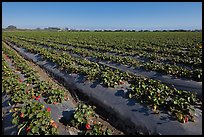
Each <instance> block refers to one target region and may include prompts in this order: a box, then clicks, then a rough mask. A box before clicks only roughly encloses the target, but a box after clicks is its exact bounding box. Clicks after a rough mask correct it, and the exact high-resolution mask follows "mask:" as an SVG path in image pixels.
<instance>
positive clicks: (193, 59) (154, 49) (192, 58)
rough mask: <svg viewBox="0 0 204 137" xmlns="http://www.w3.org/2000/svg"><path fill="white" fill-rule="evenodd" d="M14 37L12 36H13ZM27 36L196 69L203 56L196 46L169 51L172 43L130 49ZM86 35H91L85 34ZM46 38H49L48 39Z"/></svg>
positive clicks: (33, 38) (123, 46)
mask: <svg viewBox="0 0 204 137" xmlns="http://www.w3.org/2000/svg"><path fill="white" fill-rule="evenodd" d="M13 35H15V34H13ZM13 35H11V36H13ZM27 35H29V33H25V34H24V35H23V36H22V35H20V37H21V38H22V39H29V40H30V41H33V42H35V41H40V42H41V41H45V42H46V41H51V42H55V43H58V44H66V45H72V46H74V47H81V48H86V49H91V50H95V51H100V52H110V51H111V52H115V53H118V54H122V55H126V56H127V55H139V56H142V57H145V58H149V59H150V60H152V61H153V60H155V59H156V60H163V61H169V62H177V63H184V64H186V65H188V66H189V65H191V66H195V67H197V66H199V64H200V63H201V56H202V55H201V52H200V51H201V50H200V49H199V48H197V46H196V45H194V44H193V45H194V46H189V47H187V48H185V51H186V52H183V48H180V46H179V45H178V46H177V47H176V48H177V49H174V50H171V49H169V48H170V47H172V45H171V43H170V42H169V46H168V47H165V48H162V46H161V45H162V44H163V43H161V45H154V44H153V43H152V44H148V43H145V42H143V40H139V41H138V43H133V45H132V46H131V47H134V48H130V47H129V46H128V44H126V43H122V44H119V43H117V46H114V47H111V46H109V45H112V44H111V43H110V42H112V43H114V41H113V40H110V42H109V45H100V44H97V43H95V44H93V43H92V44H90V43H89V42H90V41H91V39H89V38H87V39H84V40H83V41H82V40H79V41H78V42H77V43H76V42H72V41H71V42H69V41H70V40H72V39H74V38H72V36H71V35H69V34H67V35H68V36H69V37H67V38H65V37H63V34H61V33H60V34H59V36H61V35H62V37H59V36H53V35H52V36H49V33H48V34H47V35H45V36H44V37H43V35H42V34H39V35H40V36H42V38H39V36H34V35H32V37H28V38H25V36H27ZM73 35H74V34H73ZM84 35H89V34H84ZM169 35H172V34H169ZM182 35H184V34H182ZM182 35H181V36H182ZM195 35H196V34H195ZM46 36H47V38H46ZM104 36H105V34H104ZM161 36H162V35H161ZM181 36H180V37H181ZM184 36H185V35H184ZM184 36H183V37H184ZM18 37H19V36H18ZM20 37H19V38H20ZM185 37H186V36H185ZM112 38H114V36H112ZM125 38H127V37H125ZM190 38H191V37H189V39H190ZM191 39H192V38H191ZM119 40H121V39H119ZM66 41H67V42H66ZM121 41H124V42H128V40H121ZM172 42H173V41H172ZM99 43H100V42H99ZM150 43H151V42H150ZM192 43H194V42H192ZM195 43H199V42H195ZM185 45H188V44H185ZM174 48H175V47H174ZM188 49H191V50H190V51H188Z"/></svg>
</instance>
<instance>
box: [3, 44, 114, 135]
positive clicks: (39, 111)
mask: <svg viewBox="0 0 204 137" xmlns="http://www.w3.org/2000/svg"><path fill="white" fill-rule="evenodd" d="M3 53H4V54H5V58H7V59H9V60H11V62H12V65H14V66H15V67H16V69H18V70H19V72H20V73H21V74H23V75H24V76H25V79H26V80H25V81H22V80H21V79H20V78H19V75H16V74H14V72H13V70H12V69H11V68H10V67H9V66H8V64H7V62H6V61H5V59H4V58H2V70H3V71H2V78H3V82H2V87H3V90H2V92H3V93H6V94H9V95H11V100H12V103H14V104H15V105H16V106H18V107H14V108H13V110H12V112H13V115H12V116H13V117H14V118H13V120H12V123H13V124H16V125H18V128H19V131H18V134H20V133H21V131H22V129H24V130H25V131H26V134H27V135H32V134H34V135H48V134H51V135H54V134H58V130H57V128H58V126H57V124H56V123H55V122H54V121H53V120H52V119H51V116H50V112H51V109H50V108H45V106H44V105H43V104H42V103H40V102H38V101H37V100H39V98H41V96H40V95H42V96H44V97H46V96H48V95H49V93H53V91H56V90H55V89H54V87H52V88H50V87H49V86H50V85H49V83H46V81H39V80H38V84H35V83H36V81H35V82H34V81H33V82H30V83H29V82H28V81H27V80H28V79H29V76H28V75H29V74H31V73H32V75H34V76H35V77H37V76H36V74H35V71H33V70H32V69H30V68H29V66H27V67H25V66H26V65H27V64H26V62H25V61H23V60H22V59H21V58H19V57H18V56H17V55H16V54H15V53H14V52H13V51H12V50H10V49H8V48H6V47H5V46H4V44H3ZM19 63H20V65H22V67H21V68H19V65H17V64H19ZM24 67H25V68H24ZM27 68H28V69H29V70H30V71H29V72H27V70H28V69H27ZM24 70H25V71H24ZM30 72H31V73H30ZM39 84H40V85H39ZM44 84H45V85H44ZM37 88H38V89H37ZM45 88H48V89H49V90H47V91H45ZM41 90H43V92H41ZM11 91H12V92H11ZM39 91H40V92H39ZM63 92H64V91H63ZM50 97H51V96H49V97H48V100H51V98H50ZM63 98H64V95H63V96H52V99H56V100H57V101H58V102H59V100H60V102H61V101H62V100H63ZM33 99H35V100H33ZM48 100H47V103H52V102H49V101H48ZM22 103H23V104H24V105H23V106H22V105H19V104H22ZM53 103H54V104H56V102H53ZM94 109H95V107H92V106H90V105H86V104H84V103H80V104H78V106H77V108H76V111H75V112H74V114H73V116H72V117H71V120H70V121H69V124H70V125H71V126H73V127H76V128H78V129H79V130H80V132H81V133H79V134H85V135H110V134H112V133H111V132H112V131H111V130H110V129H109V128H107V127H106V126H104V125H103V124H102V123H101V122H99V121H98V120H97V115H96V114H95V112H94ZM39 127H41V128H39Z"/></svg>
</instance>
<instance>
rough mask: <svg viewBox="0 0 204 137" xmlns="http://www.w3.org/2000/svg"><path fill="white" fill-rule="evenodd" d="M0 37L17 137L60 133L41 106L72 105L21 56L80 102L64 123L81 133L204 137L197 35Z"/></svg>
mask: <svg viewBox="0 0 204 137" xmlns="http://www.w3.org/2000/svg"><path fill="white" fill-rule="evenodd" d="M2 35H3V36H2V94H3V95H9V96H10V102H11V103H10V106H11V109H10V112H12V117H13V118H12V124H14V125H17V130H18V132H17V133H16V134H42V135H45V134H61V133H62V132H61V129H62V128H64V127H63V126H59V124H61V123H60V122H59V120H58V119H57V120H55V119H56V118H55V117H53V116H52V114H53V113H54V112H52V109H51V108H50V107H47V108H46V106H47V105H44V104H53V105H54V106H55V105H60V104H63V103H64V102H67V101H68V100H67V96H66V95H65V94H66V92H65V91H63V90H61V89H58V88H56V87H55V86H53V85H52V84H51V83H49V82H47V81H42V80H40V79H39V77H40V76H38V75H37V74H36V72H35V70H33V69H32V67H30V66H29V65H28V64H26V62H25V61H24V59H26V60H27V61H31V62H33V63H35V64H36V65H38V66H40V67H41V68H42V69H43V70H45V71H46V72H47V73H48V74H49V75H51V76H52V77H53V79H56V80H57V81H58V82H59V83H61V84H62V85H64V87H66V88H67V89H68V90H69V91H68V92H70V94H71V95H72V98H74V99H75V100H77V101H76V104H75V105H73V108H74V112H73V114H72V115H71V116H70V118H69V120H66V122H65V123H66V124H67V125H69V126H66V128H74V129H75V130H76V134H85V135H110V134H119V133H121V134H201V133H202V130H201V129H202V123H201V122H202V110H201V106H202V33H200V32H140V33H139V32H46V31H19V32H18V31H16V32H3V34H2ZM16 51H17V52H16ZM19 55H20V56H19ZM23 58H24V59H23ZM16 71H17V72H19V74H15V72H16ZM20 77H23V78H20ZM3 95H2V96H3ZM48 106H49V105H48ZM67 107H68V106H67ZM55 113H57V112H55ZM58 113H59V114H61V112H60V111H59V112H58ZM143 113H145V114H143ZM99 117H103V118H104V120H103V121H102V122H100V120H99ZM162 118H163V119H162ZM106 122H107V123H109V124H104V123H106ZM158 123H161V124H158ZM186 124H187V125H188V126H186ZM164 127H166V129H163V128H164ZM173 127H174V128H173ZM175 127H176V129H175ZM192 127H194V128H192ZM155 129H157V130H156V131H155ZM174 130H177V132H174ZM59 131H60V132H59Z"/></svg>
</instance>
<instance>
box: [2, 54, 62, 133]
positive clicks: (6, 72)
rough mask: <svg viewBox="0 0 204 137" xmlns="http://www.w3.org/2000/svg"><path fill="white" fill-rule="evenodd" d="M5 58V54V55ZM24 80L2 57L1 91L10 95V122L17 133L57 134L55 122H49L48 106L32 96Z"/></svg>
mask: <svg viewBox="0 0 204 137" xmlns="http://www.w3.org/2000/svg"><path fill="white" fill-rule="evenodd" d="M6 58H8V57H7V55H6ZM29 90H32V88H31V89H29V88H28V85H27V83H26V82H23V81H21V80H20V77H19V75H17V74H15V73H14V71H13V70H12V69H11V68H10V67H9V65H8V64H7V62H6V60H5V59H4V58H2V92H3V93H5V94H7V95H10V97H11V101H12V104H13V105H14V106H13V107H12V109H11V112H12V113H13V114H12V116H13V120H12V123H13V124H15V125H17V127H18V129H19V130H18V133H17V134H18V135H20V134H27V135H49V134H50V135H55V134H58V131H57V125H56V123H55V122H53V124H51V123H50V121H51V120H52V119H51V117H50V111H51V109H50V108H45V107H44V105H43V104H41V103H39V102H38V101H37V100H34V99H33V98H32V94H30V93H29Z"/></svg>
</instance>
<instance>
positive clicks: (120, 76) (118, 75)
mask: <svg viewBox="0 0 204 137" xmlns="http://www.w3.org/2000/svg"><path fill="white" fill-rule="evenodd" d="M21 46H22V47H23V48H26V49H27V50H28V51H29V52H33V51H35V52H36V53H40V54H41V55H42V56H43V57H44V58H45V59H47V55H48V54H50V55H49V57H52V58H54V60H52V61H53V62H55V63H56V61H55V60H58V61H59V60H63V59H64V57H61V59H60V55H64V56H67V54H60V53H55V54H53V53H51V52H50V51H49V49H43V48H40V47H33V46H31V45H24V44H22V45H21ZM58 54H59V55H58ZM56 55H57V56H59V57H58V58H55V57H57V56H56ZM65 60H66V59H65ZM71 60H74V58H72V59H71ZM69 61H70V60H69ZM84 62H86V66H87V64H88V62H89V61H86V60H84ZM64 63H65V64H66V61H65V62H64ZM90 63H91V62H90ZM72 64H76V63H72ZM65 66H66V65H65ZM96 66H99V65H93V64H92V66H91V65H90V66H89V67H87V70H92V69H94V67H96ZM80 67H81V68H82V69H81V70H84V68H85V67H84V66H82V64H81V66H80ZM103 67H104V69H102V68H103ZM103 67H101V66H99V70H100V71H99V72H98V75H97V77H96V79H100V78H101V77H102V78H103V80H102V79H100V80H101V81H103V82H104V83H109V84H106V86H112V85H114V86H115V85H118V84H123V82H124V81H128V83H131V84H132V87H134V86H136V87H137V86H138V81H141V83H145V82H147V84H145V85H146V86H147V87H148V88H147V89H145V90H141V86H139V87H138V90H136V91H135V90H134V88H133V89H131V90H130V92H128V93H131V95H128V97H130V98H131V97H134V96H135V95H137V92H141V93H142V94H145V93H146V92H147V91H150V90H151V91H152V92H155V91H157V90H158V89H160V92H161V93H162V94H164V96H162V99H161V98H160V97H159V96H155V98H149V97H148V98H149V100H150V101H149V103H147V104H148V106H150V107H153V108H155V107H154V106H155V105H154V101H158V100H161V101H162V102H165V103H161V106H163V107H165V105H166V104H168V103H167V102H180V101H179V100H180V98H182V97H183V96H185V95H186V96H188V97H187V98H186V97H185V98H183V99H182V100H183V102H185V103H184V104H186V105H185V107H186V106H187V108H185V109H181V108H183V107H182V105H183V104H182V103H183V102H182V103H178V104H179V105H178V106H177V107H176V106H175V105H173V103H170V104H171V105H172V107H169V108H167V109H166V110H167V111H169V112H170V113H171V114H172V115H173V116H174V117H175V118H177V119H178V116H179V115H182V117H183V116H185V117H190V116H193V115H194V114H193V112H191V111H192V110H193V106H194V105H195V103H196V102H197V99H196V95H195V94H194V93H191V92H187V91H182V90H176V89H172V88H169V87H168V86H166V85H164V84H162V83H161V82H159V81H156V80H152V79H146V78H143V77H137V76H135V75H132V74H130V73H127V72H126V73H124V72H121V71H120V70H117V69H116V70H115V71H114V70H113V69H111V68H109V67H105V66H103ZM65 69H66V68H65ZM71 72H72V71H71ZM78 73H80V72H78ZM148 81H151V82H152V83H153V84H150V83H151V82H150V83H149V82H148ZM145 85H144V86H145ZM149 86H150V87H149ZM161 87H165V88H161ZM178 92H179V94H178ZM177 94H178V95H177ZM176 95H177V96H178V98H174V96H176ZM138 97H139V98H141V99H142V98H143V99H144V100H146V99H147V98H144V97H143V96H142V95H141V94H139V95H138ZM135 99H136V100H138V98H135ZM188 100H191V101H190V102H189V101H188ZM186 102H187V103H186ZM163 107H156V110H162V109H163ZM177 111H178V112H177ZM175 112H177V113H178V114H177V113H176V114H174V113H175ZM192 119H193V118H192ZM179 121H180V120H179ZM191 121H193V120H191ZM181 122H182V121H181Z"/></svg>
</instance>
